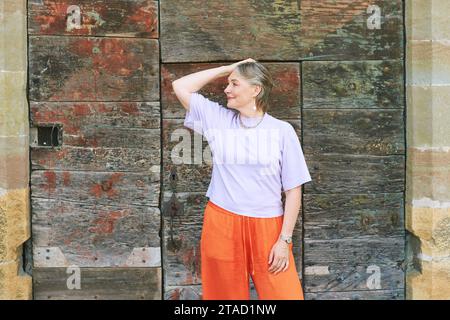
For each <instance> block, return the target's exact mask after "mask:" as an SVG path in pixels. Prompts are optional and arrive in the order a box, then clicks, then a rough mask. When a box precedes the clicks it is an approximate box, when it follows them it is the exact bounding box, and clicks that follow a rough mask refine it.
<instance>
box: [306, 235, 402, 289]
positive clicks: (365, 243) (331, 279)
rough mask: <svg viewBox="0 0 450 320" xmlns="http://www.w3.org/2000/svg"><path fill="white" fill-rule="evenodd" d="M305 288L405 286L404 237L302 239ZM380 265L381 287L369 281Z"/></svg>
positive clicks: (389, 287)
mask: <svg viewBox="0 0 450 320" xmlns="http://www.w3.org/2000/svg"><path fill="white" fill-rule="evenodd" d="M304 246H305V256H304V257H305V260H304V264H305V273H304V283H305V290H306V291H309V292H324V291H349V290H370V289H372V290H373V289H382V290H397V289H401V288H404V270H403V269H404V260H405V255H404V238H403V237H398V238H382V237H371V238H360V239H357V238H354V239H335V240H328V239H327V240H305V243H304ZM371 268H379V269H378V270H379V275H380V287H379V288H373V287H371V284H370V285H368V283H367V282H368V278H369V277H371V276H373V275H374V273H373V271H371Z"/></svg>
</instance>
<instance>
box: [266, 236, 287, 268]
mask: <svg viewBox="0 0 450 320" xmlns="http://www.w3.org/2000/svg"><path fill="white" fill-rule="evenodd" d="M269 265H270V266H269V272H274V274H278V273H279V272H280V271H286V270H287V268H288V267H289V245H288V244H287V243H286V242H284V241H283V240H281V239H278V241H277V242H275V244H274V245H273V247H272V250H271V251H270V255H269Z"/></svg>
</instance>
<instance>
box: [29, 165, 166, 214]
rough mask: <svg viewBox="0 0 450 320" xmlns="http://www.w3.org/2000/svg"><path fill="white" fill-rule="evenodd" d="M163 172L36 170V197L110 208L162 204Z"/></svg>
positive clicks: (33, 179)
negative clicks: (160, 197) (161, 176)
mask: <svg viewBox="0 0 450 320" xmlns="http://www.w3.org/2000/svg"><path fill="white" fill-rule="evenodd" d="M159 191H160V172H159V170H158V171H155V172H152V171H150V172H140V173H131V172H87V171H86V172H85V171H53V170H34V171H32V173H31V193H32V196H33V197H34V198H47V199H56V200H67V201H76V202H80V201H82V202H83V203H91V204H104V205H110V206H127V205H137V206H152V207H157V206H158V205H159Z"/></svg>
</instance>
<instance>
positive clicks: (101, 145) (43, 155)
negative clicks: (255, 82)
mask: <svg viewBox="0 0 450 320" xmlns="http://www.w3.org/2000/svg"><path fill="white" fill-rule="evenodd" d="M30 118H31V125H32V128H31V130H30V134H31V136H32V140H36V141H32V143H31V148H32V152H31V162H32V169H33V170H36V169H62V170H68V171H71V170H98V171H105V170H106V171H111V170H112V171H148V170H150V171H151V172H152V171H155V172H159V168H153V166H152V165H157V164H158V165H159V163H160V104H159V103H158V102H118V103H116V102H114V103H83V102H79V103H77V102H73V103H72V102H65V103H59V102H31V103H30ZM47 125H50V126H52V125H57V126H59V127H60V128H61V132H60V138H61V141H60V146H58V147H54V148H49V147H41V146H37V138H36V130H35V127H39V126H47ZM33 135H34V137H33ZM156 169H158V170H156Z"/></svg>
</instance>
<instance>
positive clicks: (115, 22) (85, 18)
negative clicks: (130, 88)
mask: <svg viewBox="0 0 450 320" xmlns="http://www.w3.org/2000/svg"><path fill="white" fill-rule="evenodd" d="M73 5H75V7H74V6H73ZM28 33H29V34H39V35H95V36H120V37H135V38H136V37H142V38H158V36H159V35H158V1H151V0H133V1H121V0H108V1H107V2H105V1H99V0H79V1H77V2H73V1H69V0H30V1H28Z"/></svg>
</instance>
